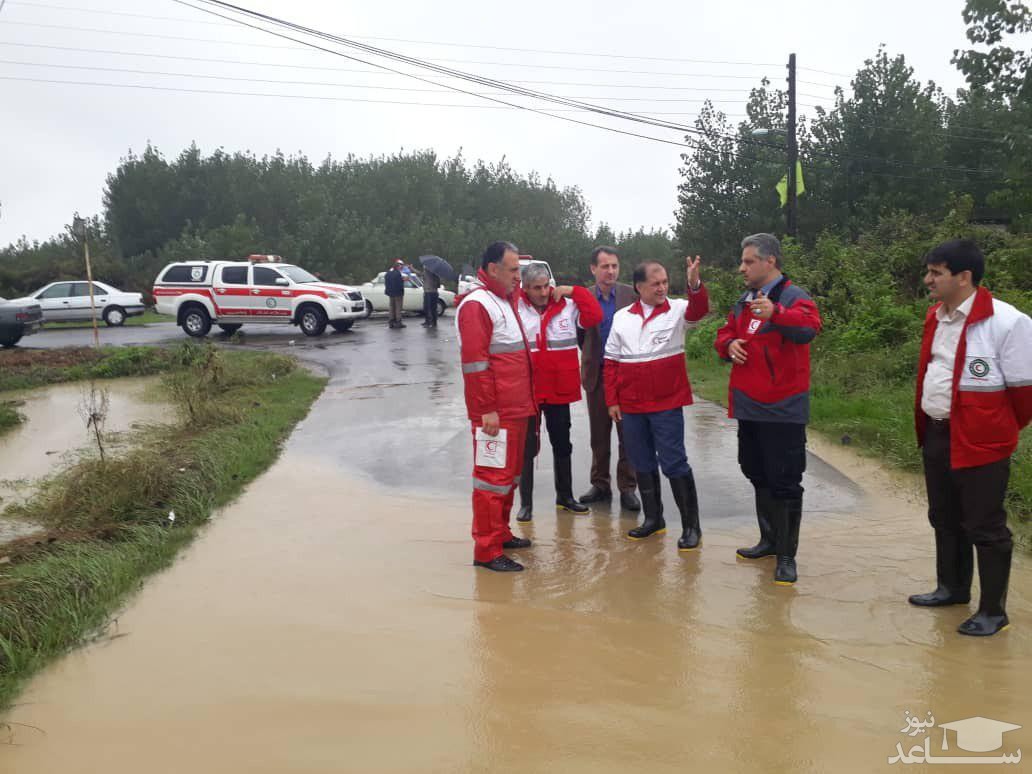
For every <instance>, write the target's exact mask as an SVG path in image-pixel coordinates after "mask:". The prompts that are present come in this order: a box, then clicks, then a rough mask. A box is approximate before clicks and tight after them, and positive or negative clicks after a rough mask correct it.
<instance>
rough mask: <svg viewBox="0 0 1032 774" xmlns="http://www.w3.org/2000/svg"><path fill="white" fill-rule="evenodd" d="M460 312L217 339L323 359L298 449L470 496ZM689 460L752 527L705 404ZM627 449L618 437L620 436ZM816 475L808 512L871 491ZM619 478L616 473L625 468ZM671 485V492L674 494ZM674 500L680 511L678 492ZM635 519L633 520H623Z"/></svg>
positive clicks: (722, 510)
mask: <svg viewBox="0 0 1032 774" xmlns="http://www.w3.org/2000/svg"><path fill="white" fill-rule="evenodd" d="M454 321H455V317H454V313H451V314H448V315H447V316H445V317H444V318H442V319H441V320H440V324H439V327H438V328H437V329H431V330H427V329H424V328H422V327H421V320H420V318H418V317H408V318H406V326H407V327H405V328H403V329H398V330H392V329H389V328H388V327H387V324H386V317H384V316H382V315H376V316H373V317H372V318H370V319H367V320H363V321H360V322H358V323H356V325H355V327H354V328H352V329H351V330H350V331H347V332H345V333H337V332H334V331H332V330H330V331H328V332H327V333H325V334H323V335H322V336H319V337H314V338H309V337H306V336H304V335H303V334H301V332H300V330H299V329H298V328H296V327H293V326H290V327H287V328H283V327H280V326H257V325H253V326H244V328H243V329H242V330H241V333H240V336H239V342H240V343H235V342H232V341H230V340H229V339H227V338H226V337H225V336H223V335H221V334H219V333H212V334H211V335H210V336H209V339H210V340H211V341H214V342H216V343H219V344H221V345H223V346H226V347H255V348H261V349H273V350H282V351H286V352H289V353H291V354H293V355H296V356H297V357H299V358H301V359H302V360H304V361H306V362H309V363H313V364H317V365H318V366H319V367H320V368H321V369H324V370H325V371H326V372H327V373H328V374H329V376H330V383H329V385H328V386H327V388H326V391H325V392H324V393H323V395H322V397H321V398H320V399H319V400H318V402H317V403H316V404H315V405H314V406H313V409H312V412H311V414H310V415H309V417H308V418H307V419H306V420H305V421H304V422H302V423H301V425H300V426H299V427H298V430H297V431H296V432H295V434H294V436H293V437H292V438H291V444H292V445H293V446H296V447H297V448H298V449H299V450H300V451H303V452H305V453H306V454H309V455H313V456H320V457H324V458H326V459H327V460H328V461H331V462H332V463H333V464H335V465H339V466H340V467H341V468H343V469H346V470H349V471H350V472H357V473H360V474H361V475H363V476H365V477H367V478H368V479H370V480H371V481H372V482H375V483H376V484H377V485H379V486H380V487H383V488H385V489H387V490H392V489H398V490H406V491H412V492H413V493H416V494H419V493H423V494H429V493H432V494H434V495H438V496H451V497H468V491H469V479H470V471H471V458H472V448H471V441H470V436H469V432H470V431H469V424H468V421H467V420H466V414H465V405H464V402H463V397H462V381H461V374H460V372H459V367H458V351H457V344H456V337H455V329H454ZM187 338H188V337H187V336H186V335H185V334H184V333H183V332H182V331H181V330H180V329H179V328H178V327H177V326H175V325H174V324H172V323H157V324H148V325H143V326H126V327H123V328H102V329H101V343H102V344H105V345H130V344H174V343H176V342H178V341H185V340H187ZM91 341H92V330H91V329H90V328H88V327H83V328H74V329H72V328H64V329H52V330H45V331H42V332H40V333H38V334H36V335H33V336H31V337H29V338H26V339H24V340H23V345H24V346H25V347H26V348H52V347H67V346H89V345H90V343H91ZM685 415H686V423H685V433H686V438H685V442H686V447H687V451H688V461H689V462H690V463H691V465H692V466H693V468H694V470H695V474H696V479H697V481H698V482H699V497H700V506H701V510H702V520H703V527H704V528H705V524H706V521H707V520H710V519H720V520H736V521H737V520H742V521H743V523H744V522H748V521H751V520H752V518H753V517H752V516H751V513H752V508H753V502H752V490H751V488H749V487H748V485H747V484H746V482H745V480H744V479H743V478H742V476H741V473H740V472H739V469H738V465H737V446H736V437H735V432H734V430H735V423H734V422H732V421H730V420H728V419H727V417H726V416H725V412H724V410H723V409H722V408H720V407H719V406H716V405H714V404H710V403H706V402H701V401H700V402H699V403H697V404H696V405H694V406H690V407H688V408H687V409H686V410H685ZM572 438H573V444H574V494H575V495H578V494H580V493H581V492H583V491H586V490H587V488H588V486H589V484H590V482H589V480H588V470H589V467H590V461H591V460H590V449H589V442H588V419H587V414H586V410H585V405H584V402H583V401H581V402H580V403H578V404H576V405H575V406H574V408H573V436H572ZM613 440H614V443H615V440H616V439H615V437H614V439H613ZM542 443H543V448H544V450H545V453H543V454H541V455H539V457H538V461H537V469H536V473H537V487H536V491H535V498H534V499H535V514H536V515H540V516H546V515H547V514H549V513H554V509H553V508H552V507H551V502H552V500H551V497H552V493H553V490H552V487H551V485H550V484H551V480H552V461H551V454H550V453H549V446H548V444H547V440H546V439H545V438H543V439H542ZM807 467H808V470H807V473H806V478H805V480H804V486H805V488H806V492H807V495H806V501H805V506H806V511H807V513H812V514H819V513H831V512H834V513H849V512H851V511H853V510H854V509H855V507H856V504H857V500H858V498H859V489H858V488H857V487H856V486H855V485H854V484H853V483H852V482H850V481H849V479H847V478H846V477H845V476H843V475H842V474H841V473H839V472H838V471H837V470H835V469H834V468H832V467H831V466H829V465H827V464H825V463H824V462H822V461H821V460H820V459H818V458H817V457H815V456H813V455H812V454H811V455H810V456H809V459H808V463H807ZM614 474H615V471H614ZM664 489H667V488H666V487H664ZM664 494H665V497H666V498H667V502H666V505H667V507H668V508H670V509H673V510H672V511H671V512H673V513H676V508H675V505H674V503H673V499H672V495H671V494H670V492H669V491H665V493H664ZM592 510H593V512H594V513H595V514H597V515H602V514H608V515H611V516H617V515H618V510H619V509H618V508H616V509H613V508H612V507H611V506H608V505H605V504H600V505H595V506H594V507H593V509H592ZM623 516H624V517H625V518H626V519H627V520H628V527H629V526H630V524H629V521H630V519H631V518H633V514H623Z"/></svg>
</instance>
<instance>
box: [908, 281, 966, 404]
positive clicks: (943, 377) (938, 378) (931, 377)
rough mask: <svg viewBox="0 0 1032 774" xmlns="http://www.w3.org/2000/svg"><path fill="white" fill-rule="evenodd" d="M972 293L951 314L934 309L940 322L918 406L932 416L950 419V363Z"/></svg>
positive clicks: (952, 361)
mask: <svg viewBox="0 0 1032 774" xmlns="http://www.w3.org/2000/svg"><path fill="white" fill-rule="evenodd" d="M974 303H975V294H974V293H972V294H971V295H970V296H968V297H967V300H965V301H964V303H962V304H961V305H960V306H958V307H957V308H956V309H954V310H953V312H952V313H951V314H947V313H946V311H945V310H946V307H945V306H940V307H939V308H938V309H937V310H935V317H936V319H937V320H938V321H939V325H938V326H937V327H936V329H935V337H934V338H933V339H932V358H931V360H930V361H929V362H928V370H927V371H926V372H925V379H924V387H923V388H922V390H921V410H922V411H923V412H924V413H925V414H927V415H928V416H930V417H931V418H932V419H949V418H950V408H951V405H952V403H953V365H954V362H955V361H956V359H957V346H958V345H959V344H960V334H961V332H962V331H963V330H964V321H965V320H967V317H968V315H969V314H971V306H972V304H974Z"/></svg>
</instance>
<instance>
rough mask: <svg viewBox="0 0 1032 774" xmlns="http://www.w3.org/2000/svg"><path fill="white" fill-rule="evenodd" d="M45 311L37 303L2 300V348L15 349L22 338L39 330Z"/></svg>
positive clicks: (0, 303) (0, 319) (0, 342)
mask: <svg viewBox="0 0 1032 774" xmlns="http://www.w3.org/2000/svg"><path fill="white" fill-rule="evenodd" d="M42 322H43V310H42V309H40V307H39V304H37V303H36V302H35V301H31V300H27V299H18V300H17V301H8V300H7V299H4V298H0V347H13V346H14V345H15V344H17V343H18V342H19V341H21V337H22V336H28V335H29V334H30V333H35V332H36V331H38V330H39V326H40V324H41V323H42Z"/></svg>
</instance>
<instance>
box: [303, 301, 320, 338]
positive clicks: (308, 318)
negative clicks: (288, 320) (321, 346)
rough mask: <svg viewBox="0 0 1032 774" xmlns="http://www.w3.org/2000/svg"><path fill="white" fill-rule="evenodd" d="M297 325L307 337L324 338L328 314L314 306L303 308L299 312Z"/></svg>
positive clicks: (309, 305)
mask: <svg viewBox="0 0 1032 774" xmlns="http://www.w3.org/2000/svg"><path fill="white" fill-rule="evenodd" d="M297 324H298V325H300V326H301V332H302V333H303V334H305V336H322V334H323V331H325V330H326V312H324V311H323V310H322V307H318V306H315V305H314V304H308V305H306V306H303V307H301V311H300V312H298V315H297Z"/></svg>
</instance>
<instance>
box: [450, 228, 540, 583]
mask: <svg viewBox="0 0 1032 774" xmlns="http://www.w3.org/2000/svg"><path fill="white" fill-rule="evenodd" d="M519 279H520V259H519V251H518V250H517V249H516V247H515V246H514V245H512V244H511V243H509V242H493V243H492V244H490V245H488V247H487V249H486V250H485V251H484V255H483V257H482V258H481V268H480V271H479V273H478V274H477V280H478V282H477V284H475V285H474V286H473V288H472V289H471V290H470V291H469V292H468V293H467V294H466V296H465V298H464V299H463V301H462V303H461V304H460V305H459V310H458V313H457V314H456V316H455V327H456V330H457V331H458V337H459V347H460V353H461V358H462V380H463V383H464V387H465V395H466V409H467V412H468V415H469V420H470V422H471V423H472V429H473V541H474V548H473V564H474V565H476V566H478V567H486V568H487V569H489V570H494V571H496V572H518V571H520V570H522V569H523V565H522V564H520V563H519V562H517V561H514V560H513V559H510V558H509V557H508V556H506V555H505V554H504V553H503V549H516V548H529V547H530V541H529V540H527V539H526V538H518V537H515V536H514V535H513V534H512V531H511V530H510V529H509V514H510V512H511V511H512V503H513V499H514V496H515V491H516V482H517V480H518V479H519V475H520V469H521V467H522V464H523V445H524V443H525V441H526V438H527V431H528V427H532V426H533V422H534V419H535V417H537V404H536V403H535V401H534V385H533V382H532V379H531V361H530V348H529V346H528V344H527V337H526V336H525V335H524V332H523V326H522V325H521V324H520V318H519V315H518V314H517V312H516V307H515V303H514V295H513V293H514V291H515V290H516V286H517V284H518V283H519Z"/></svg>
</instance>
